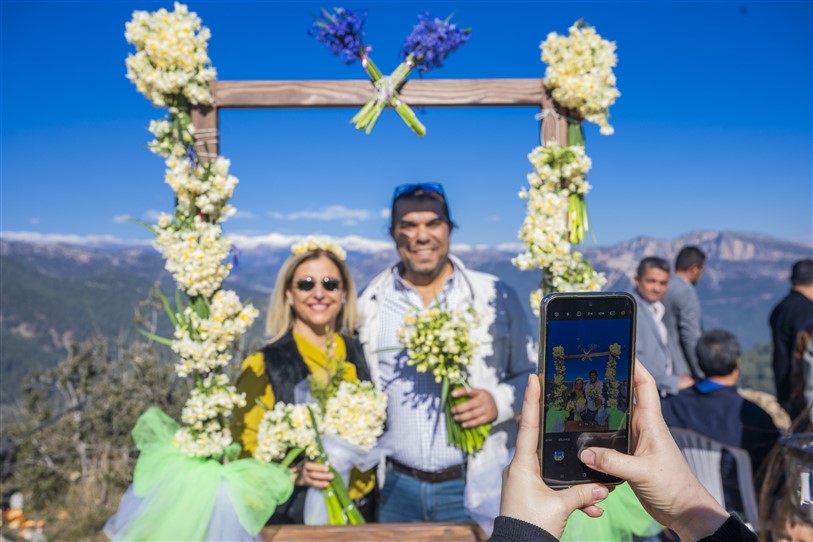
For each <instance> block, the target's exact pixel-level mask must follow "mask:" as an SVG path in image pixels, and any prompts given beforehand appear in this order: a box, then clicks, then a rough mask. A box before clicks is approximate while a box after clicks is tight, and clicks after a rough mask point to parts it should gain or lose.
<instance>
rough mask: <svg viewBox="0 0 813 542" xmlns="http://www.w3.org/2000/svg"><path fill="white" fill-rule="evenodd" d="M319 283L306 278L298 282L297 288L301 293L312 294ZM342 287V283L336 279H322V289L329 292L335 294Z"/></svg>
mask: <svg viewBox="0 0 813 542" xmlns="http://www.w3.org/2000/svg"><path fill="white" fill-rule="evenodd" d="M316 283H317V281H316V280H315V279H314V278H313V277H305V278H304V279H299V280H298V281H296V283H295V286H296V289H297V290H299V291H300V292H310V291H311V290H313V288H314V287H315V286H316ZM341 287H342V281H340V280H339V279H334V278H331V277H325V278H323V279H322V288H324V289H325V291H328V292H335V291H336V290H338V289H339V288H341Z"/></svg>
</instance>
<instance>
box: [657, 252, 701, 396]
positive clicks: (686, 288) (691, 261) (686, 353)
mask: <svg viewBox="0 0 813 542" xmlns="http://www.w3.org/2000/svg"><path fill="white" fill-rule="evenodd" d="M705 266H706V255H705V253H703V251H702V250H700V249H699V248H698V247H696V246H691V245H690V246H686V247H683V248H682V249H680V252H678V255H677V257H676V258H675V272H674V274H673V275H672V277H671V278H670V280H669V288H668V289H667V290H666V294H665V295H664V296H663V305H664V307H666V315H665V316H664V323H665V324H666V328H667V330H668V331H669V349H670V350H671V351H672V361H673V363H674V366H675V369H676V372H677V373H678V374H681V375H684V374H685V375H689V376H691V377H692V378H693V379H694V380H700V379H701V378H702V377H703V374H702V373H701V371H700V367H699V366H698V364H697V356H695V353H694V346H695V344H697V339H699V338H700V335H701V334H702V333H703V323H702V319H701V313H700V299H698V297H697V288H696V286H697V282H698V281H699V280H700V277H702V276H703V270H704V269H705Z"/></svg>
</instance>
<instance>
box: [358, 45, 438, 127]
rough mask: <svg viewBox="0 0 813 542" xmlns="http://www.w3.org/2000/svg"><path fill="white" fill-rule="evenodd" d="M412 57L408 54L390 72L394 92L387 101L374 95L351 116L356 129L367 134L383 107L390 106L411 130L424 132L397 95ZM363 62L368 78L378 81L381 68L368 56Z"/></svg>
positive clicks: (421, 125) (380, 75) (413, 113)
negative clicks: (404, 59) (403, 60)
mask: <svg viewBox="0 0 813 542" xmlns="http://www.w3.org/2000/svg"><path fill="white" fill-rule="evenodd" d="M412 59H413V55H411V54H410V56H408V57H407V60H406V61H405V62H402V63H401V64H399V65H398V67H397V68H395V71H394V72H392V75H391V76H390V77H391V79H392V85H393V89H394V92H393V95H392V96H390V98H389V100H388V101H386V102H385V101H383V100H380V99H379V96H378V95H375V96H373V97H372V98H370V100H369V101H368V102H367V103H366V104H364V107H362V108H361V110H360V111H359V112H358V113H357V114H356V115H355V116H354V117H353V119H352V120H351V122H352V123H353V124H355V126H356V129H358V130H364V131H365V133H366V134H369V133H370V132H371V131H372V129H373V126H375V123H376V121H377V120H378V117H379V116H380V115H381V113H382V112H383V111H384V108H385V107H387V106H390V107H393V108H394V109H395V111H397V112H398V114H399V115H400V116H401V118H402V119H403V120H404V122H405V123H406V124H407V126H409V128H410V129H411V130H412V131H413V132H415V133H416V134H418V135H419V136H423V135H424V134H426V128H425V127H424V125H423V124H421V122H420V121H419V120H418V117H417V116H416V115H415V112H414V111H413V110H412V108H411V107H409V105H407V104H406V103H404V102H402V101H401V100H400V98H399V97H398V90H399V89H400V88H401V86H403V84H404V81H405V80H406V78H407V77H409V74H410V73H411V72H412ZM363 64H364V69H365V71H366V72H367V75H369V76H370V79H372V80H373V82H374V83H376V82H378V81H379V80H381V79H382V78H383V77H384V75H383V74H382V73H381V70H379V69H378V66H376V65H375V62H373V60H372V59H371V58H370V57H367V58H366V61H365V62H363Z"/></svg>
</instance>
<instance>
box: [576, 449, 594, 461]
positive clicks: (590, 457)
mask: <svg viewBox="0 0 813 542" xmlns="http://www.w3.org/2000/svg"><path fill="white" fill-rule="evenodd" d="M579 459H581V462H582V463H584V464H585V465H595V463H596V453H595V452H594V451H593V450H591V449H589V448H588V449H586V450H583V451H582V453H581V455H579Z"/></svg>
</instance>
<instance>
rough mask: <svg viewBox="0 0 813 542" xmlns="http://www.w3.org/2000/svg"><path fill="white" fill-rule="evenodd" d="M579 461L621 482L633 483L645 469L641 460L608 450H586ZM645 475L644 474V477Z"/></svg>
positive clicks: (597, 448)
mask: <svg viewBox="0 0 813 542" xmlns="http://www.w3.org/2000/svg"><path fill="white" fill-rule="evenodd" d="M579 459H580V460H581V461H582V463H584V464H585V465H587V466H588V467H590V468H591V469H595V470H597V471H599V472H603V473H605V474H611V475H613V476H617V477H619V478H621V479H623V480H628V481H630V482H635V481H636V480H639V479H640V478H641V476H640V472H639V471H641V470H642V469H644V470H645V469H646V466H645V465H642V459H641V458H639V457H634V456H631V455H628V454H624V453H621V452H619V451H617V450H612V449H610V448H600V447H596V448H586V449H585V450H584V451H582V453H581V454H580V455H579ZM645 474H646V473H644V475H645Z"/></svg>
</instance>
